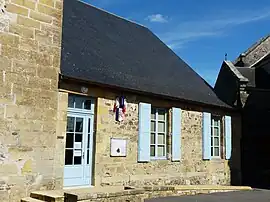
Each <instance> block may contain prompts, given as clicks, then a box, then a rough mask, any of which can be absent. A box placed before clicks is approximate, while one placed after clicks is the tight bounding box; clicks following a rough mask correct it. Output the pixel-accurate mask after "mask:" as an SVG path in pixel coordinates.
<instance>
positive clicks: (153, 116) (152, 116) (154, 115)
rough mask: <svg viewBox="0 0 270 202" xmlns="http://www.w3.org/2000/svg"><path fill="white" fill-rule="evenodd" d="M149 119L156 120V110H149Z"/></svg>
mask: <svg viewBox="0 0 270 202" xmlns="http://www.w3.org/2000/svg"><path fill="white" fill-rule="evenodd" d="M151 119H156V109H153V108H152V109H151Z"/></svg>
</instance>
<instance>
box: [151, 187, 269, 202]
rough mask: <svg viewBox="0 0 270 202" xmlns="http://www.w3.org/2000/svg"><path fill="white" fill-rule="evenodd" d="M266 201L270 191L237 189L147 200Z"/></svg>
mask: <svg viewBox="0 0 270 202" xmlns="http://www.w3.org/2000/svg"><path fill="white" fill-rule="evenodd" d="M249 201H250V202H266V201H268V202H269V201H270V191H268V190H253V191H236V192H226V193H214V194H202V195H195V196H177V197H166V198H158V199H148V200H146V202H249Z"/></svg>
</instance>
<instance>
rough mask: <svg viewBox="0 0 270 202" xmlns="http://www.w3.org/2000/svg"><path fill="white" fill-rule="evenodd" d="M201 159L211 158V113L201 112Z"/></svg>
mask: <svg viewBox="0 0 270 202" xmlns="http://www.w3.org/2000/svg"><path fill="white" fill-rule="evenodd" d="M202 129H203V134H202V135H203V138H202V146H203V148H202V149H203V159H206V160H210V159H211V114H210V113H208V112H203V128H202Z"/></svg>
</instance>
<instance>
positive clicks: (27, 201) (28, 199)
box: [21, 197, 44, 202]
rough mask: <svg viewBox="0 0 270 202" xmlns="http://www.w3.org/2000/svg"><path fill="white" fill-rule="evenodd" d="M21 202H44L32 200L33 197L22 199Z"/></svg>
mask: <svg viewBox="0 0 270 202" xmlns="http://www.w3.org/2000/svg"><path fill="white" fill-rule="evenodd" d="M21 202H44V201H41V200H38V199H35V198H31V197H26V198H23V199H21Z"/></svg>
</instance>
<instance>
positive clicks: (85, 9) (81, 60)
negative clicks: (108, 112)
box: [61, 0, 230, 108]
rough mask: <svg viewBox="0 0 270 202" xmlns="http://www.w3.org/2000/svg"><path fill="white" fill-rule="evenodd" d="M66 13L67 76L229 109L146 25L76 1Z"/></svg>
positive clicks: (64, 60) (64, 51) (63, 67)
mask: <svg viewBox="0 0 270 202" xmlns="http://www.w3.org/2000/svg"><path fill="white" fill-rule="evenodd" d="M63 15H64V17H63V36H62V59H61V74H62V75H63V76H67V77H71V78H75V79H80V80H84V81H90V82H94V83H97V84H105V85H109V86H113V87H121V88H125V89H130V90H135V91H139V92H144V93H151V94H155V95H160V96H164V97H171V98H174V99H175V98H176V99H180V100H186V101H192V102H196V103H201V104H207V105H212V106H219V107H227V108H230V107H229V106H228V105H227V104H225V103H224V102H222V101H221V100H220V99H219V98H218V97H217V96H216V94H215V93H214V92H213V89H212V87H211V86H209V85H208V84H207V83H206V82H205V81H204V80H203V79H202V78H201V77H200V76H199V75H198V74H197V73H196V72H195V71H193V70H192V69H191V68H190V67H189V66H188V65H187V64H186V63H185V62H184V61H183V60H182V59H181V58H179V57H178V56H177V55H176V54H175V53H174V52H173V51H172V50H171V49H169V48H168V47H167V46H166V45H165V44H164V43H163V42H162V41H161V40H160V39H159V38H158V37H156V36H155V35H154V34H153V33H152V32H151V31H150V30H149V29H147V28H146V27H143V26H141V25H138V24H135V23H133V22H130V21H128V20H125V19H123V18H120V17H117V16H115V15H112V14H110V13H108V12H105V11H102V10H100V9H98V8H95V7H93V6H91V5H88V4H85V3H83V2H80V1H77V0H74V1H65V2H64V14H63Z"/></svg>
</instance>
